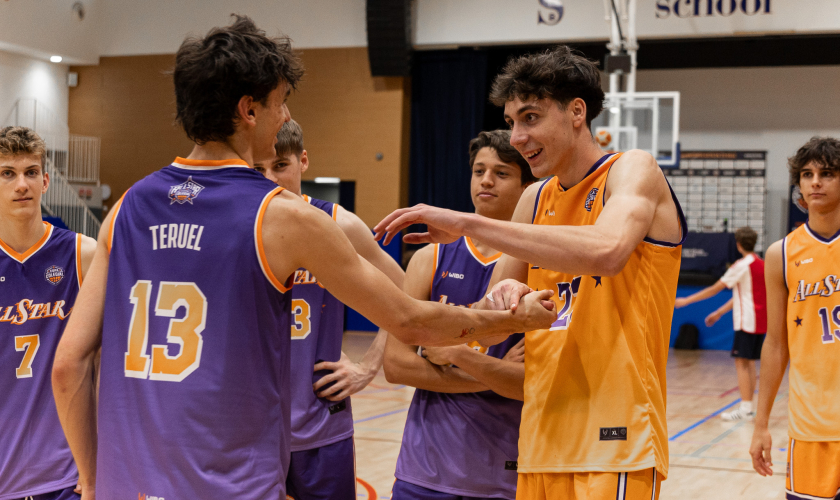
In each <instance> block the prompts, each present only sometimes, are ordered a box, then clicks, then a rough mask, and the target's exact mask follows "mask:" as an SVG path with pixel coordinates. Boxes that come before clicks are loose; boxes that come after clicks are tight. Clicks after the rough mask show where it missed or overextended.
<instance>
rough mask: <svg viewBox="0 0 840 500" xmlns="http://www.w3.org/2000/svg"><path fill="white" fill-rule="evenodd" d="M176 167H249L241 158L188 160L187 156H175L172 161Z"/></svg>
mask: <svg viewBox="0 0 840 500" xmlns="http://www.w3.org/2000/svg"><path fill="white" fill-rule="evenodd" d="M172 164H173V165H175V166H176V167H188V168H189V167H211V168H213V167H214V168H219V167H247V168H251V166H250V165H248V163H247V162H245V160H243V159H241V158H231V159H229V160H190V159H187V158H181V157H180V156H177V157H175V161H173V162H172Z"/></svg>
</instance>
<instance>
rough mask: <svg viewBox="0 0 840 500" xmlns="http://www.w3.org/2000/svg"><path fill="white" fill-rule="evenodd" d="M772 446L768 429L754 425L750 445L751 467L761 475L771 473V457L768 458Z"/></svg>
mask: <svg viewBox="0 0 840 500" xmlns="http://www.w3.org/2000/svg"><path fill="white" fill-rule="evenodd" d="M772 447H773V438H772V437H771V436H770V431H769V430H768V429H767V428H760V427H756V428H755V430H754V431H753V437H752V444H751V445H750V457H752V465H753V469H755V471H756V472H758V473H759V474H761V475H762V476H772V475H773V469H772V467H773V459H772V458H770V450H771V449H772Z"/></svg>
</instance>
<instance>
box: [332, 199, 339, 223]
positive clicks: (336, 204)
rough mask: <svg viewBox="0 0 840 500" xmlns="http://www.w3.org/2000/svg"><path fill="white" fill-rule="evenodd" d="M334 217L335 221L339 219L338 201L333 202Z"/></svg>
mask: <svg viewBox="0 0 840 500" xmlns="http://www.w3.org/2000/svg"><path fill="white" fill-rule="evenodd" d="M332 218H333V220H334V221H336V222H337V221H338V203H333V213H332Z"/></svg>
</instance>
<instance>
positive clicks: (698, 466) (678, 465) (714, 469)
mask: <svg viewBox="0 0 840 500" xmlns="http://www.w3.org/2000/svg"><path fill="white" fill-rule="evenodd" d="M670 466H671V467H679V468H682V469H703V470H713V471H718V472H747V473H751V474H756V472H755V471H754V470H752V469H750V470H747V469H725V468H723V467H708V466H703V465H683V464H670Z"/></svg>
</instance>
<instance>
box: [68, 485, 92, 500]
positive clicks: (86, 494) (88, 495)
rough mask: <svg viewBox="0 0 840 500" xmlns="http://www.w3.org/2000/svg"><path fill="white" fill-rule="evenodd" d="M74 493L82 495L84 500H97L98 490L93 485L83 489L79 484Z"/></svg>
mask: <svg viewBox="0 0 840 500" xmlns="http://www.w3.org/2000/svg"><path fill="white" fill-rule="evenodd" d="M73 492H74V493H78V494H80V495H82V500H96V488H94V487H93V485H91V486H85V487H84V488H83V487H82V485H81V484H77V485H76V489H74V490H73Z"/></svg>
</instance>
